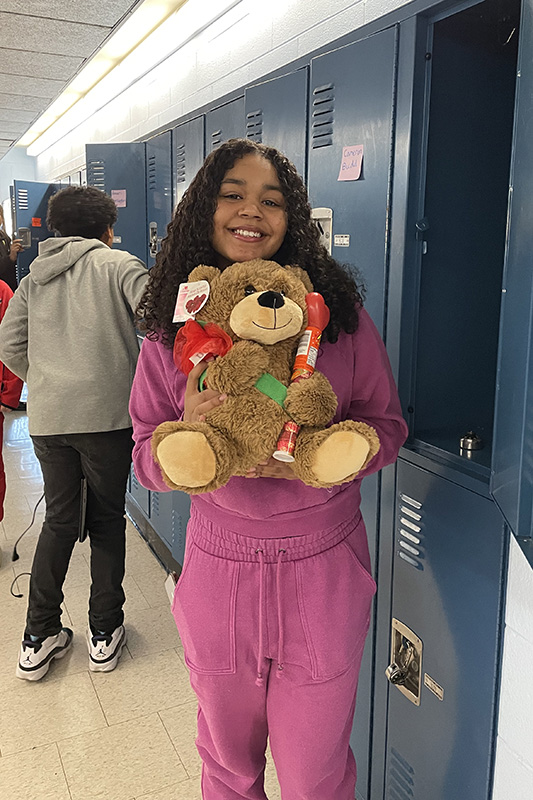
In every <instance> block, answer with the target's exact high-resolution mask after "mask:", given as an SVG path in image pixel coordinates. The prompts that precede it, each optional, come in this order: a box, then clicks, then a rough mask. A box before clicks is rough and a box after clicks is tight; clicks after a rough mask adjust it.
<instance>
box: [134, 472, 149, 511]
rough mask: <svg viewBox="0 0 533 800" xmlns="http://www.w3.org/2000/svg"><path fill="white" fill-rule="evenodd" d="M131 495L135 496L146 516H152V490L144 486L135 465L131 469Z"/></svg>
mask: <svg viewBox="0 0 533 800" xmlns="http://www.w3.org/2000/svg"><path fill="white" fill-rule="evenodd" d="M130 479H131V483H130V495H131V496H132V497H133V499H134V500H135V502H136V503H137V505H138V506H139V508H140V509H141V511H142V512H143V514H144V516H145V517H146V518H147V519H149V517H150V491H149V490H148V489H146V488H145V487H144V486H142V485H141V484H140V483H139V481H138V479H137V476H136V474H135V472H134V469H133V465H132V467H131V470H130Z"/></svg>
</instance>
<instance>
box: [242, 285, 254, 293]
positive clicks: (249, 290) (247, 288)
mask: <svg viewBox="0 0 533 800" xmlns="http://www.w3.org/2000/svg"><path fill="white" fill-rule="evenodd" d="M244 294H245V295H249V294H255V286H252V284H251V283H249V284H248V286H246V288H245V290H244Z"/></svg>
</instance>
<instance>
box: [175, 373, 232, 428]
mask: <svg viewBox="0 0 533 800" xmlns="http://www.w3.org/2000/svg"><path fill="white" fill-rule="evenodd" d="M206 367H207V362H206V361H201V362H200V363H199V364H197V365H196V366H195V367H193V369H192V370H191V371H190V372H189V376H188V378H187V385H186V387H185V398H184V414H183V419H184V420H185V421H186V422H205V415H206V414H207V413H208V412H209V411H211V410H212V409H213V408H216V407H217V406H219V405H221V404H222V403H223V402H224V400H225V399H226V397H227V395H226V394H219V393H218V392H215V391H214V390H213V389H204V390H203V391H202V392H201V391H199V389H198V381H199V379H200V377H201V376H202V375H203V373H204V372H205V369H206Z"/></svg>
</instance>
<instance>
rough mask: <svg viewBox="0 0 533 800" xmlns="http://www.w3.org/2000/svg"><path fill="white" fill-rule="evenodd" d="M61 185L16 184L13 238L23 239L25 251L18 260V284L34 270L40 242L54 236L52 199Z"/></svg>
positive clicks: (13, 203)
mask: <svg viewBox="0 0 533 800" xmlns="http://www.w3.org/2000/svg"><path fill="white" fill-rule="evenodd" d="M60 188H61V186H60V185H59V184H58V183H38V182H36V181H17V180H16V181H14V187H13V195H12V210H13V237H14V238H19V239H22V242H23V245H24V250H23V251H22V252H21V253H19V256H18V258H17V281H18V282H19V283H20V281H21V280H22V278H24V276H25V275H27V274H28V273H29V271H30V264H31V262H32V261H33V259H34V258H36V257H37V255H38V248H39V242H43V241H44V240H45V239H48V238H49V237H50V236H54V233H53V232H52V231H50V230H49V229H48V227H47V225H46V214H47V211H48V201H49V199H50V197H51V196H52V195H53V194H55V193H56V192H58V191H59V189H60Z"/></svg>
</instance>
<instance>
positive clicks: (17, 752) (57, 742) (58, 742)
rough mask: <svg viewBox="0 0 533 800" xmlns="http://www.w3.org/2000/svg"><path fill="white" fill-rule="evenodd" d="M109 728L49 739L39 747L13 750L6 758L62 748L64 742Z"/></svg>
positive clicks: (104, 727) (98, 728)
mask: <svg viewBox="0 0 533 800" xmlns="http://www.w3.org/2000/svg"><path fill="white" fill-rule="evenodd" d="M109 727H111V726H110V725H107V724H106V725H100V726H98V727H97V728H89V729H88V730H86V731H82V732H81V733H73V734H71V735H70V736H61V738H59V739H57V738H56V739H49V740H48V741H45V742H41V743H40V744H37V745H30V746H28V747H23V748H21V749H20V750H18V749H17V750H13V752H11V753H5V754H4V757H5V756H8V755H13V756H14V755H20V754H22V753H31V752H32V751H34V750H36V749H37V748H38V747H50V745H54V744H55V745H57V746H58V748H60V746H61V745H62V744H63V742H70V741H71V739H77V738H79V737H81V736H88V735H89V734H91V733H98V732H99V731H103V730H106V729H107V728H109Z"/></svg>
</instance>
